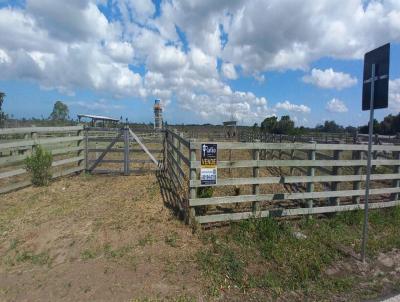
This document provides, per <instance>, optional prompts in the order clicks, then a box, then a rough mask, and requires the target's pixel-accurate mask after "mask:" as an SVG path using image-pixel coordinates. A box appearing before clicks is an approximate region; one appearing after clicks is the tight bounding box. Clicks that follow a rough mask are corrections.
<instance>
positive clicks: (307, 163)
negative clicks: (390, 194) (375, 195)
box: [191, 159, 399, 169]
mask: <svg viewBox="0 0 400 302" xmlns="http://www.w3.org/2000/svg"><path fill="white" fill-rule="evenodd" d="M398 163H399V161H398V160H389V159H377V160H373V161H372V164H373V165H378V166H393V165H398ZM366 164H367V161H366V160H236V161H218V168H225V169H226V168H251V167H344V166H346V167H351V166H365V165H366ZM191 167H193V168H200V167H201V164H200V161H194V162H191Z"/></svg>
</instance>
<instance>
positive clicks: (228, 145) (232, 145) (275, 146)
mask: <svg viewBox="0 0 400 302" xmlns="http://www.w3.org/2000/svg"><path fill="white" fill-rule="evenodd" d="M203 143H208V142H197V141H196V142H190V148H192V149H200V148H201V144H203ZM210 143H215V142H210ZM217 144H218V149H220V150H224V149H232V150H245V149H249V150H255V149H260V150H261V149H265V150H292V149H297V150H342V151H345V150H350V151H351V150H360V151H367V150H368V146H367V145H354V144H314V143H242V142H218V143H217ZM372 150H374V151H375V150H376V151H381V150H385V151H400V146H395V145H389V146H388V145H373V147H372Z"/></svg>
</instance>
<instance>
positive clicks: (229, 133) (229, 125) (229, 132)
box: [223, 120, 237, 138]
mask: <svg viewBox="0 0 400 302" xmlns="http://www.w3.org/2000/svg"><path fill="white" fill-rule="evenodd" d="M223 125H224V134H225V138H233V137H236V135H237V129H236V125H237V122H236V121H234V120H232V121H226V122H223Z"/></svg>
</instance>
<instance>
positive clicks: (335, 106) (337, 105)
mask: <svg viewBox="0 0 400 302" xmlns="http://www.w3.org/2000/svg"><path fill="white" fill-rule="evenodd" d="M325 108H326V110H328V111H329V112H332V113H344V112H347V111H349V109H348V108H347V107H346V104H345V103H343V102H342V101H341V100H339V99H335V98H333V99H331V100H330V101H328V102H327V103H326V107H325Z"/></svg>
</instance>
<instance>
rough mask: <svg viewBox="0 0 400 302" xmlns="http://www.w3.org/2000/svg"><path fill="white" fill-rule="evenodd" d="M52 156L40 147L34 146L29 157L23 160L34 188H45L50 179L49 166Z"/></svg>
mask: <svg viewBox="0 0 400 302" xmlns="http://www.w3.org/2000/svg"><path fill="white" fill-rule="evenodd" d="M52 162H53V156H52V154H51V153H50V152H49V151H46V150H45V149H43V148H42V146H40V145H38V146H35V150H34V152H33V154H32V155H31V156H28V157H27V158H26V159H25V167H26V170H27V171H28V172H29V173H31V180H32V183H33V184H34V185H35V186H47V185H48V184H49V182H50V179H51V171H50V169H51V164H52Z"/></svg>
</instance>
